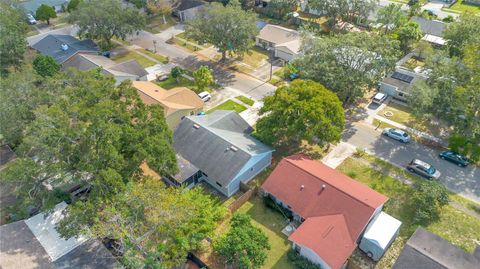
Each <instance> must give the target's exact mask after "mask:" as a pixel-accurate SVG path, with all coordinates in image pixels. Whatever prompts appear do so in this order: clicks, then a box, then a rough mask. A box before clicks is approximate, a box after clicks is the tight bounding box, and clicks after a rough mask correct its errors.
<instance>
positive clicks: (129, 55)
mask: <svg viewBox="0 0 480 269" xmlns="http://www.w3.org/2000/svg"><path fill="white" fill-rule="evenodd" d="M132 59H135V60H137V62H138V63H139V64H140V65H141V66H142V67H143V68H145V67H149V66H152V65H155V64H156V63H155V62H153V61H151V60H149V59H147V58H145V57H143V56H142V55H140V54H138V53H136V52H135V51H130V50H129V51H128V52H127V53H124V54H120V55H116V56H114V57H112V60H113V61H115V62H117V63H121V62H125V61H127V60H132Z"/></svg>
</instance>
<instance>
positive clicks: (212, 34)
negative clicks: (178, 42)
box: [185, 0, 259, 60]
mask: <svg viewBox="0 0 480 269" xmlns="http://www.w3.org/2000/svg"><path fill="white" fill-rule="evenodd" d="M256 21H257V16H256V15H255V13H253V12H252V11H245V10H243V9H242V8H241V6H240V4H239V2H238V0H232V1H230V2H229V3H228V4H227V5H226V6H224V5H222V4H221V3H211V4H210V5H207V6H206V7H205V10H204V12H203V13H202V14H201V15H200V16H198V18H196V19H194V20H191V21H189V22H187V24H186V26H185V31H186V33H187V35H188V37H190V38H192V39H194V40H196V41H197V42H200V43H210V44H213V45H214V46H215V47H217V49H218V50H219V51H220V52H221V53H222V60H225V59H226V56H227V52H234V53H237V54H243V53H245V52H248V51H249V50H250V49H251V48H252V47H253V46H254V44H255V36H256V35H257V34H258V31H259V30H258V28H257V26H256Z"/></svg>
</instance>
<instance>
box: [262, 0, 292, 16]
mask: <svg viewBox="0 0 480 269" xmlns="http://www.w3.org/2000/svg"><path fill="white" fill-rule="evenodd" d="M296 8H297V1H296V0H272V1H270V2H269V3H268V5H267V10H266V13H267V14H268V15H269V16H270V17H273V18H275V19H279V20H280V19H285V18H286V16H287V14H288V13H291V12H293V11H295V10H296Z"/></svg>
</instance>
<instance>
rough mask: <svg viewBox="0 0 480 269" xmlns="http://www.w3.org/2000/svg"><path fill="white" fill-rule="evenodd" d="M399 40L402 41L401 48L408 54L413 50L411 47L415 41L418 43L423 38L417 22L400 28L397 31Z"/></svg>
mask: <svg viewBox="0 0 480 269" xmlns="http://www.w3.org/2000/svg"><path fill="white" fill-rule="evenodd" d="M397 35H398V40H399V41H400V47H401V48H402V50H403V51H404V52H405V53H407V52H409V51H410V49H411V45H412V43H413V42H414V41H418V40H420V39H421V38H422V37H423V33H422V30H421V29H420V25H418V23H416V22H408V23H407V24H405V25H403V26H402V27H400V28H399V29H398V31H397Z"/></svg>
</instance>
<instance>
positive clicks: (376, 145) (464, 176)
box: [342, 122, 480, 203]
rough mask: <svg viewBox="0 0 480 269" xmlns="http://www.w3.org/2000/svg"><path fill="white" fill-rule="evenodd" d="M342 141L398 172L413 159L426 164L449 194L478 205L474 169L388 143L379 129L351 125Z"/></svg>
mask: <svg viewBox="0 0 480 269" xmlns="http://www.w3.org/2000/svg"><path fill="white" fill-rule="evenodd" d="M342 141H343V142H347V143H350V144H352V145H354V146H356V147H358V148H363V149H365V150H367V151H368V152H369V153H370V154H372V155H375V156H376V157H379V158H382V159H384V160H386V161H388V162H389V163H392V164H394V165H396V166H399V167H402V168H404V167H405V166H406V165H407V164H408V163H409V162H410V161H411V160H412V159H413V158H418V159H421V160H423V161H426V162H428V163H430V164H431V165H433V166H434V167H435V168H436V169H438V170H439V171H440V172H441V173H442V175H441V176H440V182H441V183H442V184H444V185H445V186H446V187H447V188H448V189H449V190H451V191H453V192H455V193H458V194H460V195H461V196H464V197H466V198H468V199H471V200H473V201H476V202H477V203H480V168H478V167H476V166H468V167H465V168H462V167H458V166H456V165H454V164H452V163H450V162H447V161H444V160H442V159H440V158H439V157H438V154H439V153H440V150H435V149H432V148H429V147H426V146H425V145H423V144H419V143H416V142H411V143H409V144H403V143H401V142H398V141H396V140H392V139H390V138H388V137H384V136H382V135H381V129H378V130H375V129H374V127H373V126H371V125H370V124H368V123H364V122H360V123H354V124H353V125H351V126H350V127H349V128H348V129H347V130H346V131H345V133H344V136H343V139H342Z"/></svg>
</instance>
